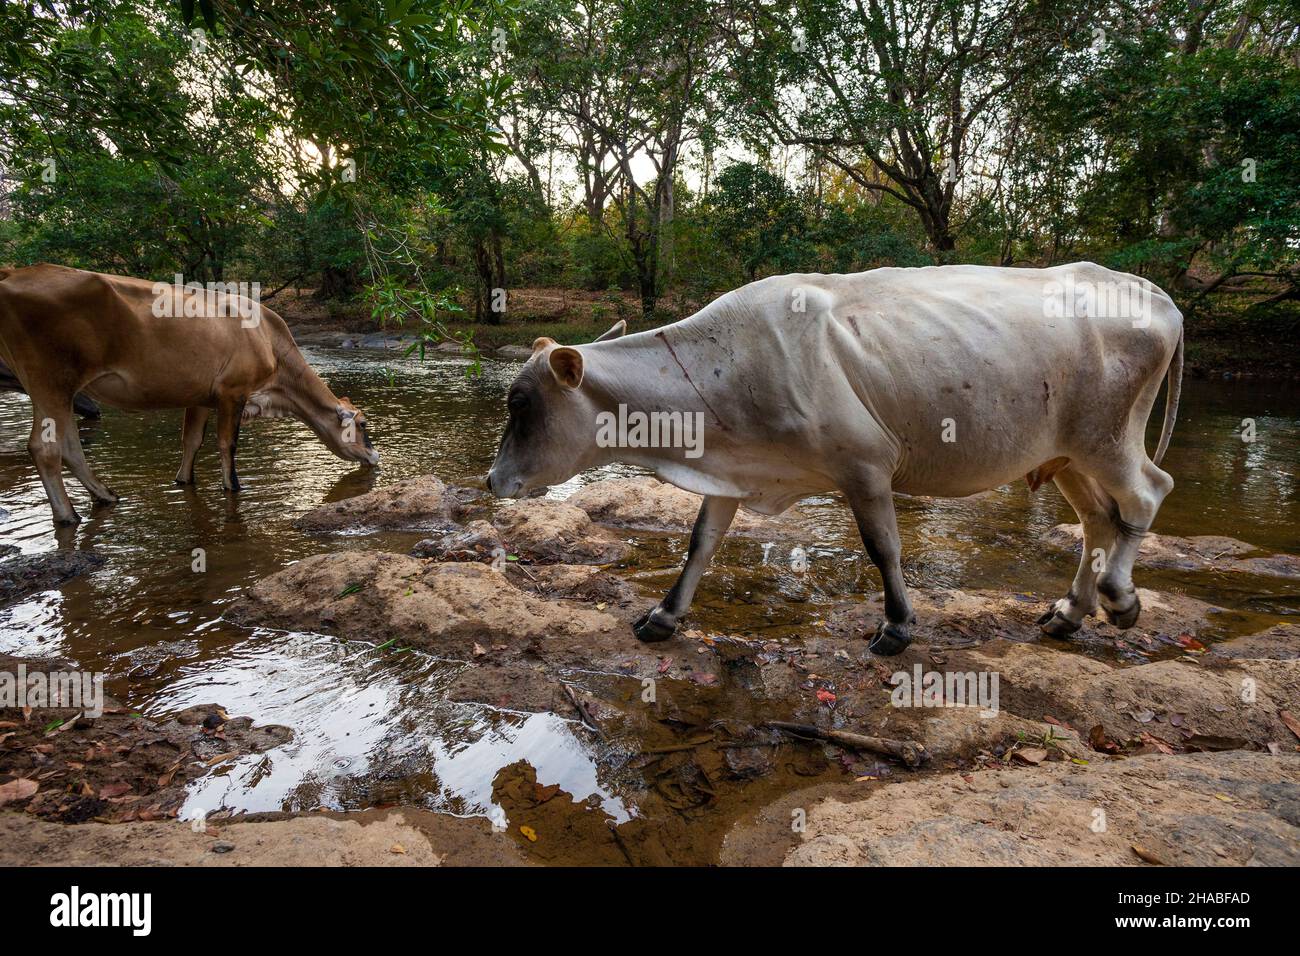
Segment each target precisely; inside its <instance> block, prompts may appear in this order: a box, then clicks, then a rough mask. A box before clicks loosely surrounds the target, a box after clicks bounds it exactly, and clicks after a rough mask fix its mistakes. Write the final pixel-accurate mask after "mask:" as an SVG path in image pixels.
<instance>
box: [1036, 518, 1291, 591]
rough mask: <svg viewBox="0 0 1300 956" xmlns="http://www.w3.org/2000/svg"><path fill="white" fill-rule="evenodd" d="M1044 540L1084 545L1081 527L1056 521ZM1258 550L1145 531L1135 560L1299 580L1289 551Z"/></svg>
mask: <svg viewBox="0 0 1300 956" xmlns="http://www.w3.org/2000/svg"><path fill="white" fill-rule="evenodd" d="M1047 541H1048V543H1050V544H1054V545H1056V546H1057V547H1059V548H1065V549H1066V550H1069V551H1074V552H1078V551H1079V549H1080V548H1081V547H1082V544H1083V526H1082V525H1077V524H1058V525H1057V526H1056V527H1054V528H1052V530H1051V531H1049V532H1047ZM1259 551H1260V549H1259V548H1256V547H1255V546H1254V545H1253V544H1247V543H1246V542H1245V541H1238V540H1237V539H1236V538H1225V537H1222V536H1220V535H1210V534H1206V535H1196V536H1194V537H1190V538H1180V537H1177V536H1175V535H1164V534H1148V535H1147V536H1146V537H1145V538H1143V539H1142V544H1141V546H1140V547H1139V548H1138V558H1137V563H1138V565H1140V566H1143V567H1149V568H1177V569H1179V570H1184V571H1240V572H1244V573H1247V574H1259V575H1265V576H1268V577H1279V578H1293V579H1300V557H1296V556H1295V555H1291V554H1258V552H1259ZM1247 555H1253V556H1251V557H1247Z"/></svg>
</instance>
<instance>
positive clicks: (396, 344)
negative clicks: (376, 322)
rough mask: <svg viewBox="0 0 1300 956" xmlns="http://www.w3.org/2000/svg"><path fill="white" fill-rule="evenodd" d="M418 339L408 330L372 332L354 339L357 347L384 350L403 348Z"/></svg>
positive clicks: (418, 338)
mask: <svg viewBox="0 0 1300 956" xmlns="http://www.w3.org/2000/svg"><path fill="white" fill-rule="evenodd" d="M419 340H420V337H419V336H418V335H414V334H412V333H409V332H404V333H401V334H396V335H395V334H393V333H390V332H372V333H371V334H369V335H364V336H362V337H361V338H359V339H357V340H356V344H357V347H358V348H363V349H383V350H385V351H389V352H391V351H395V350H398V349H402V350H405V349H407V348H409V347H410V346H412V345H414V344H415V343H416V342H418V341H419Z"/></svg>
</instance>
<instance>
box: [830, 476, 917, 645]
mask: <svg viewBox="0 0 1300 956" xmlns="http://www.w3.org/2000/svg"><path fill="white" fill-rule="evenodd" d="M843 490H844V493H845V496H846V497H847V498H848V501H849V506H850V507H851V508H852V509H853V517H854V518H855V519H856V520H857V523H858V531H859V533H860V534H861V535H862V543H863V545H865V546H866V549H867V556H868V557H870V558H871V561H872V563H873V564H874V565H875V566H876V568H877V570H879V571H880V577H881V579H882V580H883V582H884V585H885V620H883V621H881V622H880V626H879V627H878V628H877V629H876V633H875V635H874V636H873V637H872V638H871V641H870V643H868V644H867V650H869V651H871V652H872V653H873V654H880V655H881V656H884V657H892V656H893V655H895V654H899V653H902V651H903V649H904V648H906V647H907V645H908V644H911V643H912V634H911V624H912V622H913V621H915V620H916V615H915V614H913V613H912V602H911V601H910V600H909V599H908V597H907V585H906V584H905V583H904V581H903V564H902V559H903V548H902V542H901V541H900V540H899V536H898V517H897V515H896V514H895V513H894V496H893V491H892V489H891V488H890V486H889V481H888V479H887V478H884V477H873V478H871V479H868V480H867V481H865V482H863V483H861V484H858V485H856V486H853V487H846V488H844V489H843Z"/></svg>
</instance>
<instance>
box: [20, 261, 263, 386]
mask: <svg viewBox="0 0 1300 956" xmlns="http://www.w3.org/2000/svg"><path fill="white" fill-rule="evenodd" d="M173 288H175V287H173V286H171V285H170V284H165V283H153V282H149V281H147V280H142V279H133V278H128V277H124V276H113V275H106V274H102V273H95V272H86V271H83V270H80V269H70V268H66V267H63V266H55V265H48V264H41V265H35V266H29V267H26V268H23V269H17V270H13V271H12V272H11V273H10V274H9V276H8V277H7V278H5V279H4V281H3V282H0V340H3V342H4V348H5V351H7V352H8V353H9V355H8V356H6V358H7V359H11V364H12V365H13V366H14V367H15V368H16V369H18V370H19V373H20V377H23V378H24V380H26V378H27V377H30V376H33V375H43V376H51V375H57V376H60V377H67V378H69V379H71V380H74V381H75V387H77V388H82V387H85V388H86V389H87V391H88V392H89V393H90V394H92V395H94V396H95V397H97V398H100V399H101V400H103V401H107V402H108V403H109V404H113V405H118V406H120V407H126V408H155V407H156V408H166V407H185V406H189V405H199V404H208V403H209V402H210V400H211V396H212V394H213V392H214V388H215V383H217V381H218V380H219V379H232V378H233V379H238V380H241V381H244V380H247V381H248V382H249V383H250V384H253V385H255V384H259V383H261V382H263V381H265V380H266V379H267V377H268V376H270V375H271V374H272V373H273V372H274V370H275V367H276V355H275V351H276V350H275V342H274V338H275V336H276V334H277V333H280V332H283V334H286V335H287V331H283V323H282V322H278V321H277V322H275V323H268V322H263V321H261V320H260V319H259V321H258V322H257V324H256V325H253V326H246V325H245V324H244V322H243V320H242V319H241V317H240V315H239V314H238V310H236V309H233V308H232V309H230V310H229V311H230V312H232V313H233V314H218V315H190V316H186V315H185V314H184V311H185V310H184V308H183V299H182V298H181V297H179V296H177V297H175V304H176V305H179V306H180V308H167V307H165V308H159V307H158V306H159V303H160V290H163V289H166V290H171V289H173ZM224 311H225V310H223V312H224ZM264 311H265V310H264ZM159 312H161V313H162V314H158V313H159ZM178 313H179V314H178Z"/></svg>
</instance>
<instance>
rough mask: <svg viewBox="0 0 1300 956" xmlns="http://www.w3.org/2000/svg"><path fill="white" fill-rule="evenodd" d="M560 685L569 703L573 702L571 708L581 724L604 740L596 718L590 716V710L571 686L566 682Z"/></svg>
mask: <svg viewBox="0 0 1300 956" xmlns="http://www.w3.org/2000/svg"><path fill="white" fill-rule="evenodd" d="M560 686H561V687H563V688H564V695H565V696H566V697H568V698H569V703H571V704H573V709H574V710H576V711H577V712H578V719H579V720H581V721H582V725H583V726H584V727H586V728H587V729H588V730H590V731H591V732H592V733H593V734H595V735H596V736H597V737H599V738H600V739H601V740H604V739H605V732H604V731H603V730H601V729H600V724H598V723H596V718H595V717H593V716H591V711H590V710H588V709H587V705H586V704H584V703H583V702H582V701H580V700H578V695H577V694H575V693H574V692H573V688H572V687H570V686H569V685H568V684H561V685H560Z"/></svg>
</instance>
